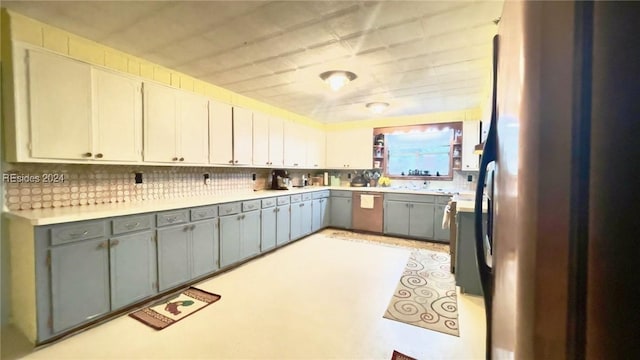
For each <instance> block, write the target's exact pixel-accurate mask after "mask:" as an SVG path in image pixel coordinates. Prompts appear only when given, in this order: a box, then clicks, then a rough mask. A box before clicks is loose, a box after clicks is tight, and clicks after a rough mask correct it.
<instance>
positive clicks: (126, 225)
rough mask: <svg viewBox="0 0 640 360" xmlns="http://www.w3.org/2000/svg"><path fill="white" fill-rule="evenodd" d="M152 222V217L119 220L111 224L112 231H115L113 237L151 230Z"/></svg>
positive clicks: (144, 216)
mask: <svg viewBox="0 0 640 360" xmlns="http://www.w3.org/2000/svg"><path fill="white" fill-rule="evenodd" d="M152 221H153V220H152V215H139V216H127V217H122V218H117V219H114V220H113V221H112V222H111V230H112V231H113V235H118V234H122V233H126V232H131V231H138V230H145V229H150V228H151V226H152Z"/></svg>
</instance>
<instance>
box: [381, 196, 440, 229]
mask: <svg viewBox="0 0 640 360" xmlns="http://www.w3.org/2000/svg"><path fill="white" fill-rule="evenodd" d="M434 202H435V197H434V196H433V195H409V194H386V195H385V202H384V204H385V205H384V233H385V234H389V235H400V236H408V237H413V238H419V239H433V238H434V214H435V204H434Z"/></svg>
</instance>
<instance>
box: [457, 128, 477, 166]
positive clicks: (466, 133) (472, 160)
mask: <svg viewBox="0 0 640 360" xmlns="http://www.w3.org/2000/svg"><path fill="white" fill-rule="evenodd" d="M479 143H480V121H479V120H467V121H463V122H462V169H461V170H464V171H477V170H478V169H479V167H480V163H479V162H480V161H479V160H480V158H479V156H478V155H476V154H474V153H473V151H474V148H475V146H476V145H477V144H479Z"/></svg>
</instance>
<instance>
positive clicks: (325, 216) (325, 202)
mask: <svg viewBox="0 0 640 360" xmlns="http://www.w3.org/2000/svg"><path fill="white" fill-rule="evenodd" d="M329 199H330V198H324V199H320V205H321V207H322V210H321V216H322V219H321V227H322V228H323V229H324V228H326V227H328V226H329V224H330V223H331V216H330V214H329V208H330V205H329V201H330V200H329Z"/></svg>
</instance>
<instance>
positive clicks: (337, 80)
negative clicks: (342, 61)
mask: <svg viewBox="0 0 640 360" xmlns="http://www.w3.org/2000/svg"><path fill="white" fill-rule="evenodd" d="M357 77H358V76H356V74H354V73H352V72H351V71H344V70H331V71H325V72H323V73H322V74H320V79H322V80H323V81H324V82H326V83H327V84H329V86H330V87H331V90H333V91H338V90H340V89H341V88H342V87H343V86H345V85H346V84H347V83H348V82H349V81H353V80H355V79H356V78H357Z"/></svg>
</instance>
